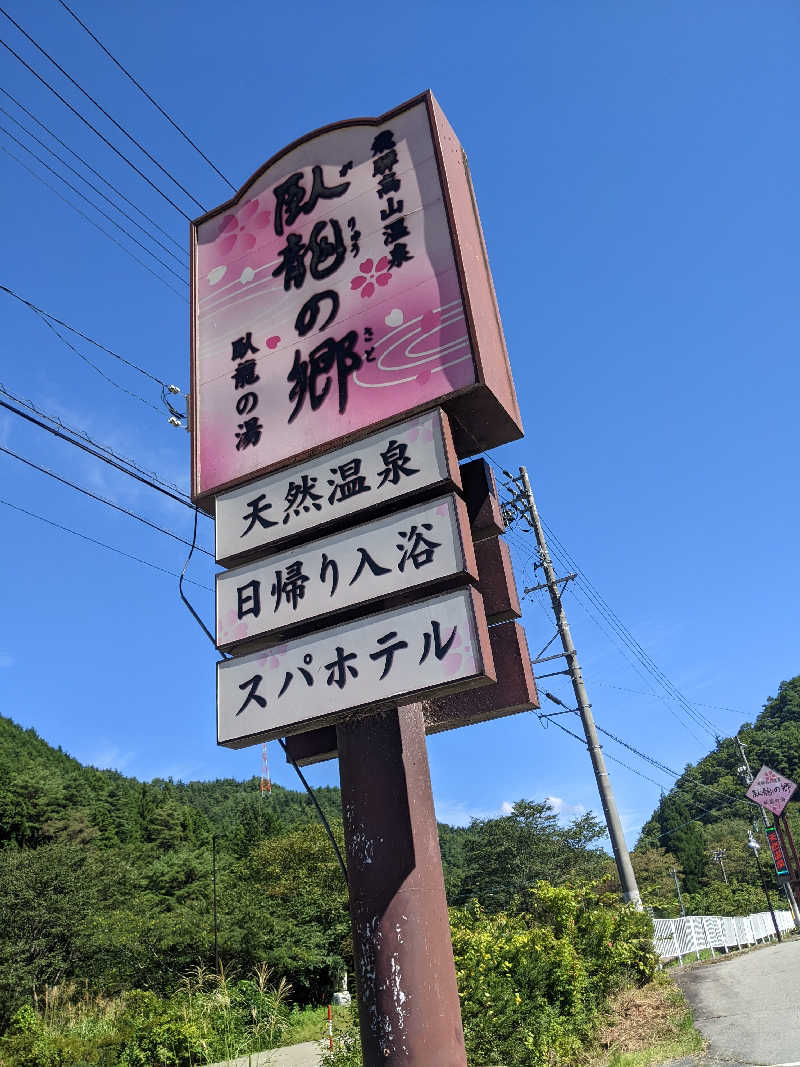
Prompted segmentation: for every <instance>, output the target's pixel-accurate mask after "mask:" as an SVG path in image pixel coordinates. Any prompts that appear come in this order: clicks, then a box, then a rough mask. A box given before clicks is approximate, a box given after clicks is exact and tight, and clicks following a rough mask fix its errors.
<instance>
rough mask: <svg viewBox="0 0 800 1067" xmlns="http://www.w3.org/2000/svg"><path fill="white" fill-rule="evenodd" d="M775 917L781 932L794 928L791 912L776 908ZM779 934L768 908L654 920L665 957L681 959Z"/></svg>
mask: <svg viewBox="0 0 800 1067" xmlns="http://www.w3.org/2000/svg"><path fill="white" fill-rule="evenodd" d="M775 918H776V919H777V921H778V928H779V930H780V931H781V933H782V934H783V933H786V932H788V931H789V930H793V929H794V919H793V918H792V913H791V912H790V911H776V912H775ZM774 937H775V927H774V926H773V925H772V917H771V916H770V913H769V912H768V911H760V912H757V913H756V914H755V915H738V916H727V915H725V916H723V915H686V916H684V917H683V918H681V919H653V941H654V943H655V947H656V952H657V953H658V955H659V957H660V958H661V959H662V960H673V959H676V958H677V959H678V960H680V962H681V966H682V965H683V957H684V956H690V955H691V954H692V953H694V954H695V956H696V957H697V959H698V960H699V959H700V953H701V952H702V951H703V949H711V955H712V956H713V955H714V950H715V949H720V950H721V951H723V952H729V951H731V949H737V948H745V947H746V946H747V945H755V944H757V942H759V941H769V940H770V939H771V938H774Z"/></svg>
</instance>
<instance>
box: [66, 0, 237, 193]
mask: <svg viewBox="0 0 800 1067" xmlns="http://www.w3.org/2000/svg"><path fill="white" fill-rule="evenodd" d="M58 2H59V3H60V4H61V6H62V7H63V8H64V10H65V11H67V12H68V13H69V14H70V15H71V16H72V17H73V18H74V19H75V21H76V22H77V23H78V25H79V26H81V27H82V28H83V29H84V30H85V31H86V32H87V33H88V34H89V36H90V37H91V38H92V40H93V41H94V42H95V43H96V44H97V45H99V47H100V48H102V50H103V51H104V52H105V54H106V55H107V56H108V58H109V59H110V60H111V62H112V63H114V64H115V65H116V66H117V67H118V68H119V69H120V70H121V71H122V73H123V74H124V75H125V76H126V77H127V78H129V79H130V81H132V82H133V84H134V85H135V86H136V88H137V89H138V90H139V91H140V92H141V93H143V94H144V95H145V96H146V97H147V99H148V100H149V101H150V103H151V104H152V105H153V107H154V108H155V109H156V110H157V111H158V112H160V114H161V115H163V116H164V118H165V119H166V120H167V122H169V123H170V124H171V125H172V126H173V127H174V128H175V129H176V130H177V131H178V133H179V134H180V135H181V137H183V139H184V141H186V142H187V143H188V144H190V145H191V146H192V148H193V149H194V150H195V152H197V153H198V155H200V156H201V157H202V158H203V159H204V160H205V161H206V163H208V165H209V167H211V169H212V170H213V171H214V173H215V174H217V175H218V176H219V177H220V178H222V180H223V181H224V182H225V183H226V185H228V186H229V187H230V189H231V190H232V191H233V192H234V193H235V192H236V186H235V185H233V183H232V182H231V181H229V179H228V178H226V177H225V175H224V174H223V173H222V171H221V170H220V169H219V167H217V166H215V164H214V163H212V162H211V160H210V159H209V158H208V156H207V155H206V154H205V152H203V151H202V150H201V149H200V148H198V146H197V145H196V144H195V142H194V141H193V140H192V139H191V137H189V135H188V134H187V133H186V132H185V131H184V130H183V129H181V127H180V126H179V125H178V123H177V122H176V121H175V120H174V119H173V118H172V117H171V116H170V115H168V114H167V112H166V111H165V110H164V108H163V107H161V105H160V104H159V103H158V102H157V101H155V100H154V99H153V97H152V96H151V95H150V93H148V91H147V90H146V89H145V88H144V86H143V85H141V83H140V82H138V81H137V80H136V78H134V76H133V75H132V74H131V72H130V71H129V70H128V68H127V67H125V66H123V64H122V63H120V61H119V60H118V59H117V57H116V56H115V55H114V54H113V53H112V52H110V51H109V50H108V49H107V48H106V46H105V45H104V44H103V42H102V41H101V40H100V38H99V37H97V36H96V34H94V33H92V31H91V30H90V29H89V27H88V26H87V25H86V23H85V22H82V21H81V19H80V18H79V17H78V16H77V15H76V14H75V12H74V11H73V10H72V8H71V7H69V6H68V5H67V4H65V3H64V0H58Z"/></svg>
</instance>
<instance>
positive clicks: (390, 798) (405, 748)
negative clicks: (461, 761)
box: [336, 704, 467, 1067]
mask: <svg viewBox="0 0 800 1067" xmlns="http://www.w3.org/2000/svg"><path fill="white" fill-rule="evenodd" d="M336 733H337V747H338V751H339V767H340V775H341V788H342V813H343V816H344V833H345V844H346V847H347V861H348V871H349V877H350V918H351V922H352V928H353V944H354V949H355V959H356V977H357V983H358V1000H359V1015H360V1024H361V1041H362V1046H363V1055H364V1065H365V1067H377V1065H378V1064H404V1065H406V1067H466V1062H467V1059H466V1053H465V1051H464V1034H463V1030H462V1026H461V1007H460V1003H459V998H458V988H457V985H456V974H455V965H454V963H453V948H452V943H451V941H450V924H449V920H448V914H447V899H446V897H445V891H444V878H443V876H442V861H441V856H440V853H439V835H438V831H437V826H436V816H435V814H434V809H433V794H432V792H431V782H430V772H429V769H428V753H427V748H426V744H425V720H424V715H423V709H422V705H421V704H411V705H408V706H407V707H403V708H399V709H393V710H390V711H386V712H382V713H378V714H374V715H371V716H369V717H367V718H363V719H356V720H353V721H350V722H346V723H342V724H340V725H338V726H337V727H336Z"/></svg>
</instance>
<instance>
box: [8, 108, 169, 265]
mask: <svg viewBox="0 0 800 1067" xmlns="http://www.w3.org/2000/svg"><path fill="white" fill-rule="evenodd" d="M0 112H2V114H4V115H5V116H6V117H7V118H9V119H11V121H12V122H13V123H14V124H15V125H16V126H19V128H20V129H21V130H22V131H23V132H24V133H26V134H27V135H28V137H30V138H31V140H32V141H35V142H36V144H38V145H40V146H41V147H42V148H43V149H44V150H45V152H49V153H50V155H51V156H53V158H54V159H57V160H58V162H59V163H60V164H61V165H62V167H66V168H67V170H69V171H70V172H71V173H72V174H74V175H75V176H76V177H77V178H78V179H79V180H80V181H82V182H84V183H85V184H86V185H88V186H89V188H90V189H92V190H94V192H96V193H97V195H98V196H101V197H102V198H103V200H105V201H106V203H107V204H110V205H111V207H113V209H114V210H115V211H118V212H119V213H120V215H122V216H123V217H124V218H126V219H127V220H128V221H129V222H130V223H132V224H133V225H134V226H135V227H136V228H137V229H138V230H141V231H142V233H143V234H145V235H146V236H147V237H149V238H150V240H151V241H153V242H154V243H155V244H157V245H158V247H159V248H161V249H162V250H163V251H164V252H166V254H167V255H168V256H171V257H172V258H173V259H174V260H175V262H176V263H178V264H179V265H180V266H182V267H186V256H185V250H184V257H183V258H181V257H180V256H178V255H176V253H175V252H173V251H172V249H171V248H167V246H166V245H165V244H164V242H163V241H162V240H160V239H159V238H158V237H156V236H155V234H152V233H151V232H150V231H149V230H148V229H146V228H145V227H144V226H142V224H141V223H140V222H137V221H136V219H135V218H134V217H133V215H131V214H130V212H128V211H126V210H125V208H123V207H120V206H119V204H117V203H116V202H115V201H114V200H112V199H111V197H110V196H108V195H107V194H106V193H104V192H103V190H102V189H101V188H100V187H99V186H98V185H95V184H94V182H92V181H90V180H89V179H88V178H86V177H85V176H84V175H83V174H81V172H80V171H79V170H77V169H76V168H75V167H73V166H72V164H71V163H68V162H67V160H66V159H64V157H63V156H62V155H59V153H58V152H56V150H55V149H54V148H51V147H50V146H49V145H48V144H46V143H45V142H44V141H43V140H42V139H41V137H37V136H36V134H35V133H34V132H33V131H32V130H29V129H28V127H27V126H26V125H25V123H24V122H20V120H19V119H18V118H15V116H14V115H12V114H11V112H10V111H6V109H5V108H4V107H0ZM0 128H2V127H0ZM5 132H6V133H8V131H7V130H6V131H5ZM8 136H9V137H13V134H11V133H8ZM17 143H18V144H20V145H21V147H25V146H24V145H22V144H21V142H17ZM26 151H30V149H26ZM31 154H33V153H31ZM37 158H38V157H37ZM43 165H44V166H47V164H46V163H43ZM48 169H49V168H48ZM53 173H54V174H55V173H56V172H55V171H53ZM59 177H60V175H59ZM90 202H91V201H90ZM176 243H177V242H176Z"/></svg>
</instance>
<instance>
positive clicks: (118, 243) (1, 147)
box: [0, 41, 189, 304]
mask: <svg viewBox="0 0 800 1067" xmlns="http://www.w3.org/2000/svg"><path fill="white" fill-rule="evenodd" d="M2 43H3V42H2V41H0V44H2ZM0 150H1V151H3V152H5V154H6V155H7V156H10V157H11V158H12V159H13V160H15V162H17V163H19V165H20V166H21V167H22V168H23V169H24V170H26V171H27V172H28V173H29V174H31V175H32V176H33V177H34V178H35V179H36V180H37V181H39V182H41V183H42V185H46V186H47V188H48V189H49V190H50V191H51V192H53V193H55V194H56V196H57V197H58V198H59V200H63V201H64V203H65V204H67V205H68V206H69V207H71V208H72V210H73V211H76V212H77V213H78V214H79V215H80V216H81V218H83V219H85V220H86V221H87V222H89V223H91V225H92V226H94V228H95V229H96V230H99V231H100V233H102V234H104V235H105V236H106V237H107V238H108V239H109V241H113V243H114V244H115V245H116V246H117V247H118V248H121V249H122V251H123V252H125V253H126V255H129V256H130V257H131V259H134V260H136V262H137V263H138V264H139V265H140V266H142V267H144V269H145V270H146V271H149V273H150V274H152V275H153V277H154V278H158V280H159V281H160V282H161V283H162V284H163V285H166V287H167V289H170V290H171V291H172V292H173V293H175V295H176V296H179V297H181V299H182V300H184V301H185V303H187V304H188V303H189V300H188V297H187V296H186V295H185V294H184V293H181V292H179V290H177V289H176V288H175V286H174V285H172V283H171V282H169V281H168V280H167V279H166V278H162V276H161V275H160V274H159V273H158V272H157V271H154V270H153V268H152V267H149V266H148V265H147V264H146V263H145V262H144V261H143V260H141V259H139V257H138V256H137V255H136V254H135V253H133V252H131V250H130V249H129V248H127V247H126V246H125V245H124V244H122V242H121V241H118V240H117V239H116V237H113V236H112V235H111V234H110V233H109V232H108V230H104V229H103V227H102V226H100V225H99V223H97V222H95V221H94V219H92V218H90V217H89V216H88V215H87V214H86V213H85V212H83V211H81V209H80V208H79V207H76V206H75V204H73V203H72V201H71V200H67V198H66V197H65V196H63V195H62V194H61V193H60V192H59V191H58V189H56V187H55V186H54V185H51V184H50V182H49V181H47V179H46V178H43V177H42V176H41V175H40V174H37V173H36V171H35V170H32V169H31V167H29V166H28V164H27V163H23V161H22V160H21V159H20V158H19V156H15V155H14V153H13V152H11V151H10V150H9V149H8V148H6V147H5V145H0Z"/></svg>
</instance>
